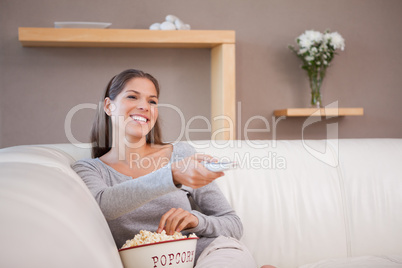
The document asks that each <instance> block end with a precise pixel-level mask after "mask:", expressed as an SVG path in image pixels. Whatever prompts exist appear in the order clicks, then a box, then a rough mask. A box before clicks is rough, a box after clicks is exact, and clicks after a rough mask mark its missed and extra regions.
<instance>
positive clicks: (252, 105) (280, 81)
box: [0, 0, 402, 147]
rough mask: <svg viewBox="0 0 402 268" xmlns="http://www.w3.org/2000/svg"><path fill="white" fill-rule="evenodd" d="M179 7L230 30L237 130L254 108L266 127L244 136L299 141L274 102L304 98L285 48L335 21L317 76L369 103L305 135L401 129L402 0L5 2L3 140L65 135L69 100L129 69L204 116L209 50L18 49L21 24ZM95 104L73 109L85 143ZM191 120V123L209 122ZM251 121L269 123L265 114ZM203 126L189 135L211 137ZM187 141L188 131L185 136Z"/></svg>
mask: <svg viewBox="0 0 402 268" xmlns="http://www.w3.org/2000/svg"><path fill="white" fill-rule="evenodd" d="M167 14H175V15H177V16H178V17H180V18H181V19H182V20H184V21H185V22H187V23H189V24H190V25H191V26H192V28H193V29H203V30H205V29H211V30H214V29H217V30H218V29H222V30H235V31H236V75H237V77H236V86H237V88H236V90H237V101H238V108H239V109H238V114H239V121H238V124H239V126H240V128H239V134H240V135H239V137H240V138H245V136H244V135H243V130H244V126H245V124H246V122H247V120H248V119H250V118H252V117H253V116H259V117H264V118H266V119H267V121H268V123H269V127H270V132H266V133H263V132H260V133H250V134H249V135H248V138H250V139H272V138H276V139H299V138H301V137H302V132H303V129H302V126H303V123H304V122H305V118H287V119H286V120H281V121H279V122H278V123H277V124H276V130H275V131H274V129H273V125H274V124H275V123H274V120H273V118H272V115H273V110H275V109H280V108H286V107H305V106H307V105H308V103H309V88H308V81H307V75H306V73H305V72H304V71H303V70H301V69H300V68H299V66H300V61H299V59H298V58H297V57H296V56H295V55H293V54H292V53H291V52H290V51H289V50H288V49H287V45H288V44H294V40H295V38H296V37H297V36H298V35H299V34H301V33H302V32H303V31H304V30H309V29H314V30H319V31H324V30H325V29H327V28H329V29H331V30H332V31H338V32H339V33H340V34H341V35H342V36H343V37H344V38H345V40H346V50H345V51H344V52H340V53H339V55H338V56H336V57H335V59H334V61H333V64H332V66H331V67H330V68H329V69H328V73H327V77H326V79H325V81H324V84H323V102H324V105H325V104H329V103H332V102H334V101H337V102H338V104H339V106H342V107H364V109H365V115H364V116H363V117H342V118H338V119H334V118H333V119H330V120H326V121H322V122H321V123H316V124H314V125H311V126H309V127H308V128H306V129H304V132H303V133H304V138H311V139H317V138H325V137H326V135H327V132H326V126H327V125H328V124H329V123H336V124H337V126H338V135H339V137H340V138H402V119H401V116H400V114H401V112H400V106H401V105H400V102H401V100H402V67H401V66H402V64H401V62H402V50H401V49H400V45H401V44H402V34H401V32H402V1H400V0H386V1H379V0H342V1H326V0H301V1H292V0H281V1H279V0H252V1H245V0H218V1H216V0H204V1H188V0H169V1H156V0H148V1H138V0H113V1H96V0H85V1H71V0H58V1H54V0H31V1H25V0H0V30H1V37H0V38H1V39H0V41H1V43H0V51H1V52H0V53H1V54H0V64H1V67H0V68H1V69H0V75H1V76H0V79H1V80H0V81H1V84H0V86H1V95H0V96H1V97H0V147H6V146H11V145H19V144H38V143H62V142H68V139H67V137H66V133H65V130H64V124H65V119H66V116H67V114H68V112H69V111H71V109H72V108H73V107H75V106H76V105H79V104H83V103H92V104H97V103H98V101H99V98H100V96H101V94H102V92H103V89H104V87H105V85H106V83H107V82H108V80H109V79H110V78H111V77H112V76H113V75H114V74H116V73H118V72H120V71H122V70H124V69H126V68H138V69H143V70H145V71H148V72H150V73H152V74H154V75H155V76H156V77H157V78H158V79H159V81H160V83H161V86H162V95H161V103H165V104H170V105H174V106H176V107H178V108H179V109H180V110H181V111H182V112H183V115H184V120H185V123H188V122H189V120H190V119H191V118H192V117H194V116H204V117H206V118H209V117H210V105H209V99H210V92H209V88H210V73H209V72H210V58H209V57H210V51H209V50H208V49H114V48H108V49H102V48H97V49H93V48H24V47H22V46H21V45H20V43H19V42H18V27H53V22H54V21H105V22H112V23H113V25H112V28H136V29H145V28H148V26H149V25H150V24H152V23H153V22H157V21H163V20H164V17H165V16H166V15H167ZM160 113H162V118H161V119H162V126H163V127H164V130H165V135H164V136H165V139H166V140H175V139H177V138H178V137H179V135H180V133H181V125H180V116H179V114H177V113H176V112H174V111H173V110H172V109H170V108H161V109H160ZM93 115H94V111H93V110H91V109H84V110H80V111H79V112H77V113H76V114H75V116H74V117H73V118H72V133H73V135H74V136H75V138H76V139H78V140H79V141H82V142H86V141H88V132H89V130H90V125H91V122H92V117H93ZM205 127H206V124H205V122H202V121H201V120H198V121H194V124H192V125H191V128H205ZM249 128H256V129H258V128H259V129H261V128H265V124H264V122H263V121H262V120H261V119H256V120H254V121H252V122H251V124H250V125H249ZM209 135H210V134H209V133H192V134H191V135H190V138H191V139H207V138H208V137H209ZM183 139H185V137H184V138H183Z"/></svg>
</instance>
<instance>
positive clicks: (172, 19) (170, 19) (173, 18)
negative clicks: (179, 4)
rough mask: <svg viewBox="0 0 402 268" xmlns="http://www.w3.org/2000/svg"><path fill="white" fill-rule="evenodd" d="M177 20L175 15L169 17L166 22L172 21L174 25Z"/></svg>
mask: <svg viewBox="0 0 402 268" xmlns="http://www.w3.org/2000/svg"><path fill="white" fill-rule="evenodd" d="M177 19H178V17H176V16H175V15H167V16H166V18H165V20H166V21H170V22H172V23H174V22H175V21H176V20H177Z"/></svg>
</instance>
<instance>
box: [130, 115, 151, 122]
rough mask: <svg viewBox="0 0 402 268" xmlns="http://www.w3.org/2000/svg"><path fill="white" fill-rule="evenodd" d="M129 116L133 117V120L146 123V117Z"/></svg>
mask: <svg viewBox="0 0 402 268" xmlns="http://www.w3.org/2000/svg"><path fill="white" fill-rule="evenodd" d="M131 118H132V119H133V120H135V121H140V122H144V123H146V122H147V121H148V120H147V119H146V118H144V117H141V116H135V115H134V116H131Z"/></svg>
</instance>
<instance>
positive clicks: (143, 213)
mask: <svg viewBox="0 0 402 268" xmlns="http://www.w3.org/2000/svg"><path fill="white" fill-rule="evenodd" d="M158 98H159V84H158V82H157V81H156V79H155V78H154V77H153V76H151V75H150V74H147V73H144V72H142V71H138V70H133V69H130V70H126V71H123V72H122V73H120V74H118V75H116V76H115V77H113V78H112V79H111V81H110V82H109V84H108V86H107V88H106V92H105V94H104V98H103V105H101V106H102V109H100V110H98V115H97V116H96V119H95V123H94V126H93V129H92V144H93V150H92V153H93V157H94V158H93V159H83V160H79V161H77V162H76V163H75V164H74V165H73V169H74V170H75V171H76V172H77V173H78V174H79V175H80V176H81V178H82V179H83V181H84V182H85V184H86V185H87V187H88V189H89V190H90V191H91V193H92V195H93V196H94V197H95V199H96V201H97V202H98V204H99V206H100V208H101V210H102V212H103V214H104V216H105V218H106V220H107V221H108V224H109V227H110V230H111V232H112V234H113V237H114V239H115V242H116V245H117V247H119V248H120V247H121V246H123V245H124V243H125V242H126V240H127V239H131V238H132V237H133V236H134V235H135V234H138V233H139V232H140V231H141V230H147V231H156V232H157V233H162V232H163V231H165V232H166V234H167V235H172V234H174V233H175V232H184V233H186V234H189V233H195V234H196V235H197V236H198V237H199V238H200V239H199V240H198V241H197V249H196V252H195V259H196V267H199V268H202V267H211V266H210V264H211V263H213V264H214V265H215V266H214V267H225V266H227V265H230V266H231V267H233V268H235V267H238V268H248V267H250V268H255V267H256V264H255V261H254V259H253V257H252V256H251V254H250V252H249V251H248V250H247V248H246V247H245V246H244V245H243V244H242V243H241V242H240V241H239V239H240V238H241V236H242V233H243V225H242V223H241V221H240V218H239V217H238V216H237V215H236V213H235V211H234V210H233V209H232V208H231V206H230V205H229V203H228V202H227V200H226V198H225V197H224V195H223V194H222V192H221V191H220V190H219V188H218V186H217V185H216V184H215V183H214V180H215V179H217V178H219V177H221V176H223V175H224V173H223V172H219V171H217V172H213V171H210V170H208V169H206V168H205V166H204V165H203V164H202V163H201V162H204V161H206V162H210V161H214V160H215V159H214V158H213V157H212V156H209V155H204V154H202V155H200V154H196V152H195V150H194V148H193V147H191V146H190V145H189V144H188V143H180V142H179V143H175V144H168V143H163V142H162V139H161V135H160V129H159V126H158Z"/></svg>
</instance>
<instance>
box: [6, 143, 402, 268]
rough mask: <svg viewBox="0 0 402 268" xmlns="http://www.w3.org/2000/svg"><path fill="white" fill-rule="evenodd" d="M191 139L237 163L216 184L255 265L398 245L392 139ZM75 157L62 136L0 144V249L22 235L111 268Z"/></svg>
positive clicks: (42, 247) (43, 252)
mask: <svg viewBox="0 0 402 268" xmlns="http://www.w3.org/2000/svg"><path fill="white" fill-rule="evenodd" d="M193 145H194V146H195V147H196V149H197V151H198V152H203V153H208V154H210V155H213V156H216V157H218V158H220V159H222V160H235V161H237V162H238V165H239V168H237V169H234V170H230V171H226V172H225V174H226V175H225V176H224V177H222V178H219V179H218V180H217V184H218V185H219V187H220V188H221V190H222V192H223V194H224V195H225V196H226V198H227V199H228V201H229V202H230V203H231V205H232V206H233V208H234V209H235V210H236V212H237V213H238V215H239V216H240V218H241V219H242V221H243V225H244V236H243V238H242V240H243V242H244V243H245V244H246V245H247V246H248V248H249V249H250V250H251V252H252V254H253V255H254V257H255V259H256V261H257V263H258V265H263V264H272V265H276V266H277V267H280V268H286V267H298V266H300V265H303V264H306V263H311V262H315V261H318V260H321V259H326V258H336V257H352V256H361V255H369V254H371V255H373V254H374V255H392V254H398V253H399V254H400V253H401V252H402V243H401V242H400V241H402V228H401V227H400V226H402V214H401V213H400V211H402V195H401V193H402V175H401V174H402V165H401V164H400V161H401V160H402V139H359V140H357V139H352V140H329V141H327V140H322V141H300V140H295V141H230V142H229V141H221V142H215V141H197V142H194V143H193ZM85 157H90V150H89V149H88V148H79V147H77V146H75V145H72V144H57V145H43V146H18V147H13V148H6V149H1V150H0V170H1V171H0V172H1V173H0V174H1V180H0V215H2V217H4V218H5V221H3V222H2V225H4V224H5V225H4V226H6V228H2V230H1V229H0V237H1V238H4V239H2V242H0V243H1V248H2V249H3V248H4V249H6V250H5V251H4V250H3V253H4V252H9V254H10V256H13V255H12V254H14V256H13V257H12V258H11V259H15V258H16V257H15V256H17V255H15V254H19V253H20V251H15V248H16V247H18V245H20V243H21V241H24V242H23V244H24V246H25V248H26V247H28V249H29V250H30V252H31V253H32V254H31V255H32V256H31V255H30V256H31V257H32V258H34V257H35V256H36V257H37V258H38V256H41V257H45V256H47V255H48V254H50V253H51V255H52V256H57V257H58V258H59V259H62V260H63V261H64V262H63V263H65V264H66V265H65V266H60V265H59V266H58V267H84V266H85V265H86V267H121V263H120V260H119V259H118V254H117V251H116V248H115V246H114V243H113V238H112V237H111V235H110V232H109V231H108V227H107V224H106V221H105V220H104V218H103V216H102V214H101V212H100V210H99V208H98V206H97V204H96V202H95V201H94V199H93V198H92V196H90V193H89V191H88V190H87V189H86V187H85V185H84V184H83V183H82V181H81V180H80V178H79V177H78V176H77V175H76V174H75V173H74V172H73V171H72V170H71V169H70V168H69V165H70V164H72V163H73V162H74V161H75V160H78V159H81V158H85ZM19 193H23V194H19ZM5 229H7V230H13V234H11V232H9V233H7V231H4V230H5ZM14 230H15V231H14ZM34 233H37V234H38V235H32V234H34ZM35 245H36V247H35ZM55 245H57V247H56V246H55ZM49 249H50V251H49ZM7 250H8V251H7ZM67 252H68V255H66V256H68V260H69V261H70V262H68V260H65V258H63V254H67ZM2 255H3V254H2ZM73 260H75V263H72V262H73ZM2 261H3V262H4V261H7V259H3V260H0V264H1V265H0V266H1V267H3V266H4V265H3V263H2ZM48 261H49V260H48ZM30 263H31V264H32V263H34V262H33V261H32V260H31V262H30ZM88 263H90V265H89V264H88ZM102 265H103V266H102ZM50 266H52V265H50ZM50 266H49V267H50ZM54 266H56V265H54ZM4 267H7V266H4ZM31 267H35V266H33V265H31ZM38 267H39V266H38Z"/></svg>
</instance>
